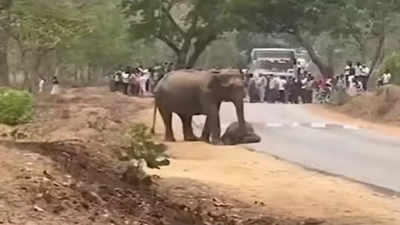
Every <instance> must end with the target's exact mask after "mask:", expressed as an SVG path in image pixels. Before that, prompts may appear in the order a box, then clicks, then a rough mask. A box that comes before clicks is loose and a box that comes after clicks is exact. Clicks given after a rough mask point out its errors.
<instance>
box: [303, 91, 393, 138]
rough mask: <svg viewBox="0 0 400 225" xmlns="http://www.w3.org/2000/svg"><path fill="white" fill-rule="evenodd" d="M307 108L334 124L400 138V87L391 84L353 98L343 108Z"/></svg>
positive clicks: (323, 106) (320, 106)
mask: <svg viewBox="0 0 400 225" xmlns="http://www.w3.org/2000/svg"><path fill="white" fill-rule="evenodd" d="M307 108H308V109H309V111H310V112H312V113H314V114H317V115H320V116H323V117H325V118H327V119H330V120H333V121H338V122H340V123H346V124H351V125H355V126H358V127H360V128H363V129H369V130H375V131H378V132H382V133H384V134H386V135H391V136H400V86H396V85H388V86H386V87H383V88H380V89H378V90H376V91H374V92H367V93H364V94H362V95H360V96H356V97H352V98H350V99H349V100H348V101H347V102H346V103H345V104H344V105H341V106H326V105H308V106H307Z"/></svg>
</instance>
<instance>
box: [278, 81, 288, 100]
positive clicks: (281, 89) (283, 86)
mask: <svg viewBox="0 0 400 225" xmlns="http://www.w3.org/2000/svg"><path fill="white" fill-rule="evenodd" d="M286 83H287V81H286V77H284V76H282V77H281V78H280V80H279V101H280V102H281V103H285V91H286Z"/></svg>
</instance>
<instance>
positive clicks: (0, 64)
mask: <svg viewBox="0 0 400 225" xmlns="http://www.w3.org/2000/svg"><path fill="white" fill-rule="evenodd" d="M11 3H12V1H11V0H3V1H1V2H0V85H9V84H10V79H9V74H8V72H9V71H8V60H7V54H8V39H9V12H8V10H9V8H10V6H11Z"/></svg>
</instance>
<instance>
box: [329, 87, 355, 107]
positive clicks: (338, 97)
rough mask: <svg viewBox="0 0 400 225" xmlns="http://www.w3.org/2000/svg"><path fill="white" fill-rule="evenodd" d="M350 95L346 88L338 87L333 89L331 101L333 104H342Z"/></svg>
mask: <svg viewBox="0 0 400 225" xmlns="http://www.w3.org/2000/svg"><path fill="white" fill-rule="evenodd" d="M349 99H350V96H349V95H348V94H347V93H346V90H345V89H338V90H334V91H332V94H331V98H330V101H329V103H330V104H332V105H337V106H341V105H344V104H345V103H346V102H348V101H349Z"/></svg>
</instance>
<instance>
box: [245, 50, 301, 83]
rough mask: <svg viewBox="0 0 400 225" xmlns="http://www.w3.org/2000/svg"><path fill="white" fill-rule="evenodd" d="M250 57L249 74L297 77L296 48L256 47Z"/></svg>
mask: <svg viewBox="0 0 400 225" xmlns="http://www.w3.org/2000/svg"><path fill="white" fill-rule="evenodd" d="M250 59H251V61H250V65H249V71H248V74H258V75H260V76H268V75H274V76H286V77H295V76H296V74H297V59H296V50H295V49H286V48H255V49H253V50H252V51H251V53H250Z"/></svg>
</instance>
